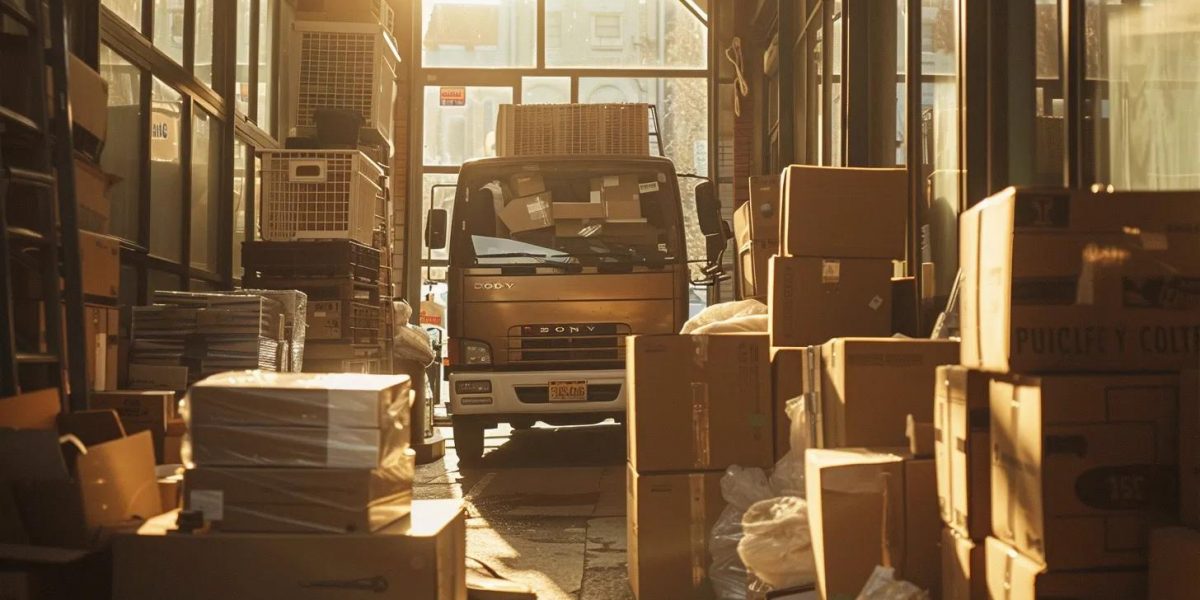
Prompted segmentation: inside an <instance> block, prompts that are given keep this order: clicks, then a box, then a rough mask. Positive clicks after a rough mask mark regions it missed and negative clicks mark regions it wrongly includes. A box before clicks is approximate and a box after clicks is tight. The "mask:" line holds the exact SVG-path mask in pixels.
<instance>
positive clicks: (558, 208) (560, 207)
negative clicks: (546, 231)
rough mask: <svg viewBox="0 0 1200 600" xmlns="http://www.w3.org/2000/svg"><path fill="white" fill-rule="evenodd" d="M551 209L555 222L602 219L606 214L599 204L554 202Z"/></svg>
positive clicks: (602, 206) (602, 205) (601, 204)
mask: <svg viewBox="0 0 1200 600" xmlns="http://www.w3.org/2000/svg"><path fill="white" fill-rule="evenodd" d="M551 207H552V208H551V210H552V211H553V213H554V220H555V221H564V220H567V221H570V220H576V219H603V218H604V216H605V214H606V213H605V211H604V204H603V203H601V202H555V203H554V204H552V205H551Z"/></svg>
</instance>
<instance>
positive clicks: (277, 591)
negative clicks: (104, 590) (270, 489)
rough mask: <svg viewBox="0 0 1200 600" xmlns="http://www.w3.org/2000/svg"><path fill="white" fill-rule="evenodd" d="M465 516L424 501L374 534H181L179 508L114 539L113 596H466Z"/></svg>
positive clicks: (442, 599) (148, 599) (458, 599)
mask: <svg viewBox="0 0 1200 600" xmlns="http://www.w3.org/2000/svg"><path fill="white" fill-rule="evenodd" d="M464 517H465V514H464V512H463V506H462V502H461V501H458V500H425V501H416V502H414V503H413V509H412V514H411V515H410V516H409V517H408V518H404V519H401V520H400V521H397V522H395V523H393V524H392V525H391V526H389V527H386V528H384V529H382V530H380V531H379V532H376V533H373V534H372V533H366V532H363V533H341V534H328V535H323V534H312V533H277V534H254V533H221V534H193V535H177V534H168V532H169V531H172V530H173V529H174V523H175V518H176V514H175V513H166V514H164V515H161V516H159V517H156V518H155V519H153V520H151V521H150V522H148V523H146V524H145V525H144V526H142V528H141V529H140V530H139V531H138V533H137V534H126V535H120V536H117V538H116V539H115V540H114V542H113V597H114V598H120V599H122V600H158V599H159V598H162V597H163V594H164V590H169V595H170V597H171V598H174V599H175V600H211V599H212V598H288V599H289V600H327V599H329V598H334V597H343V596H347V595H351V596H357V595H364V594H365V595H367V596H372V595H381V594H391V595H398V596H402V597H406V598H429V599H430V600H465V599H466V597H467V590H466V581H465V577H464V571H465V568H464V566H463V565H464V564H465V561H466V522H465V519H464ZM179 565H188V568H186V569H180V568H178V567H179ZM214 574H219V575H218V576H214ZM364 589H365V590H367V591H363V590H364ZM339 590H340V591H339Z"/></svg>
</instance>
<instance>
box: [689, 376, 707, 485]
mask: <svg viewBox="0 0 1200 600" xmlns="http://www.w3.org/2000/svg"><path fill="white" fill-rule="evenodd" d="M708 421H709V411H708V384H707V383H706V382H703V381H695V382H692V463H693V466H695V467H696V468H697V469H707V468H708V467H709V465H710V464H711V462H712V451H711V450H712V449H711V446H710V439H709V434H708V432H709V422H708Z"/></svg>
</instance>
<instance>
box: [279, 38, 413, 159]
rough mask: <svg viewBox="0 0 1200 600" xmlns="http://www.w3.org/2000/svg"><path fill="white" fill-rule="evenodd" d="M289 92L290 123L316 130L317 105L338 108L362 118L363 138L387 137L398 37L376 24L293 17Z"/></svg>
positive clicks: (295, 127) (300, 131) (299, 131)
mask: <svg viewBox="0 0 1200 600" xmlns="http://www.w3.org/2000/svg"><path fill="white" fill-rule="evenodd" d="M292 29H293V31H292V38H291V52H290V53H289V54H290V57H291V59H290V65H289V66H290V73H289V74H290V79H289V81H291V85H292V86H293V89H292V90H291V93H290V94H288V99H289V103H290V106H289V108H290V111H289V114H290V115H291V123H290V125H291V127H292V129H293V130H294V131H295V133H296V134H298V135H299V134H303V133H307V132H311V131H314V130H315V128H316V124H317V123H316V111H317V109H320V108H336V109H343V110H352V111H356V112H358V113H359V114H361V115H362V118H363V130H364V131H363V133H364V134H366V135H365V136H364V135H363V134H360V139H361V138H362V137H367V138H368V139H366V140H363V141H367V142H387V143H389V144H390V143H391V138H392V110H393V108H394V107H393V102H394V100H395V97H396V69H397V67H398V66H399V64H400V54H399V52H398V51H397V50H396V42H395V40H393V39H392V36H391V35H390V34H389V33H387V31H386V30H385V29H384V28H383V27H381V26H379V25H372V24H361V23H339V22H317V21H297V22H295V24H294V25H293V26H292Z"/></svg>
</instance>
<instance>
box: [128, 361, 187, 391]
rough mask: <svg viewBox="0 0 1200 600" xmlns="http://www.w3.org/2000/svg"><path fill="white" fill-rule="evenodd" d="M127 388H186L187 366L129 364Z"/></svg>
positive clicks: (176, 389)
mask: <svg viewBox="0 0 1200 600" xmlns="http://www.w3.org/2000/svg"><path fill="white" fill-rule="evenodd" d="M128 387H129V389H131V390H174V391H176V392H182V391H184V390H186V389H187V388H188V368H187V367H184V366H175V365H143V364H137V363H132V364H130V365H129V385H128Z"/></svg>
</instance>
